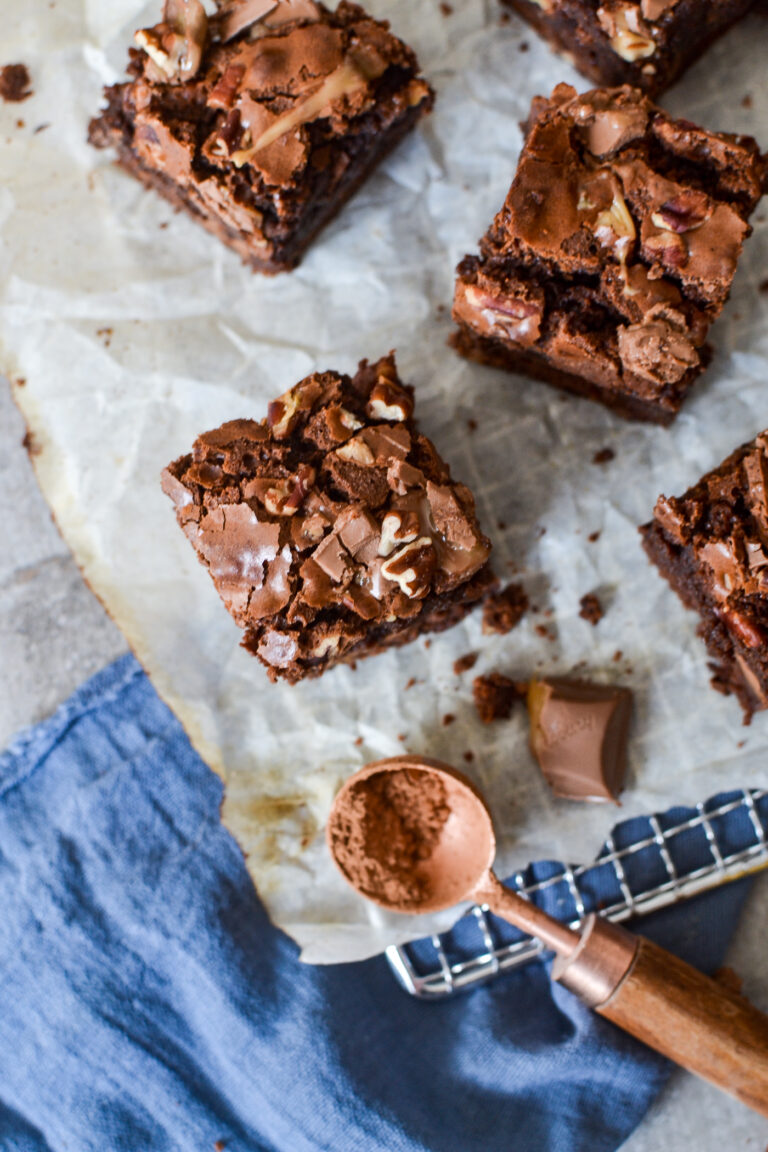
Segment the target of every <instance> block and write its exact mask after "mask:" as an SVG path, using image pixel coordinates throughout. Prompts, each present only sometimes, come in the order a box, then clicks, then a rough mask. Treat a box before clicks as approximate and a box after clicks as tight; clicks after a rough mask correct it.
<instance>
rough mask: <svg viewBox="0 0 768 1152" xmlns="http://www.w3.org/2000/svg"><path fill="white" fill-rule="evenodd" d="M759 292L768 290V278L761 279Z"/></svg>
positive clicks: (758, 287)
mask: <svg viewBox="0 0 768 1152" xmlns="http://www.w3.org/2000/svg"><path fill="white" fill-rule="evenodd" d="M757 290H758V292H768V279H766V280H761V281H760V283H759V284H758V286H757Z"/></svg>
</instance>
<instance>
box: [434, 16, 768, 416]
mask: <svg viewBox="0 0 768 1152" xmlns="http://www.w3.org/2000/svg"><path fill="white" fill-rule="evenodd" d="M683 2H684V0H681V6H682V4H683ZM766 173H768V158H766V157H765V156H763V155H762V154H761V152H760V150H759V148H758V146H757V144H756V142H755V141H754V140H752V139H751V138H750V137H746V136H732V135H727V134H724V133H719V134H718V133H713V132H707V131H706V130H704V129H701V128H698V127H696V125H694V124H691V123H690V122H689V121H682V120H673V119H672V118H671V117H669V116H668V115H667V114H666V113H665V112H664V111H662V110H661V109H660V108H658V107H656V105H654V104H652V103H651V101H650V100H649V99H648V97H647V96H646V95H645V94H644V93H643V92H641V91H640V90H639V89H637V88H630V87H627V86H625V87H622V88H597V89H594V90H593V91H592V92H587V93H584V94H582V95H578V94H577V93H576V91H575V89H573V88H571V87H569V86H568V85H567V84H559V85H558V86H557V88H556V89H555V90H554V92H553V93H552V95H551V97H550V98H549V99H548V100H546V99H544V98H543V97H536V98H535V100H534V101H533V104H532V106H531V114H530V118H529V121H528V124H527V125H526V139H525V143H524V146H523V151H522V153H521V156H520V160H519V164H518V169H517V173H516V175H515V178H514V180H513V182H512V186H511V188H510V190H509V193H508V195H507V199H506V201H505V203H504V205H503V207H502V209H501V211H500V212H499V213H498V215H497V216H496V219H495V220H494V222H493V224H492V225H491V227H490V228H489V230H488V232H487V233H486V235H485V236H484V237H483V239H482V240H481V241H480V252H479V255H477V256H466V257H465V258H464V260H463V261H462V262H461V263H460V264H459V267H458V278H457V281H456V289H455V295H454V303H453V317H454V319H455V320H456V322H457V324H458V331H457V332H456V333H455V335H454V337H453V343H454V346H455V347H456V349H457V350H458V351H459V352H460V353H461V354H462V355H464V356H467V357H468V358H469V359H472V360H479V361H480V362H481V363H486V364H491V365H494V366H496V367H501V368H507V369H509V370H510V371H511V372H514V373H516V374H521V375H525V376H532V377H535V378H537V379H540V380H544V381H545V382H546V383H548V384H553V385H555V386H556V387H558V388H564V389H567V390H568V391H571V392H576V393H578V394H579V395H582V396H586V397H589V398H590V399H592V400H598V401H600V402H601V403H603V404H605V405H607V406H608V407H610V408H612V409H614V410H615V411H616V412H617V413H619V415H622V416H625V417H629V418H633V419H638V420H649V421H654V422H656V423H660V424H669V423H670V422H671V421H672V420H673V419H674V417H675V416H676V415H677V413H678V411H679V410H680V407H681V405H682V403H683V401H684V400H685V397H686V395H687V394H688V392H689V390H690V388H691V387H692V385H693V384H694V382H695V381H696V379H697V378H698V377H699V375H700V374H701V372H702V371H703V370H704V368H705V367H706V365H707V363H708V361H709V357H710V351H709V347H708V345H707V342H706V340H707V333H708V330H709V326H710V325H711V324H712V322H713V321H714V320H715V319H716V318H717V317H718V316H719V314H720V312H721V311H722V308H723V305H724V304H725V301H726V300H727V298H728V294H729V292H730V290H731V284H732V282H733V278H734V275H735V274H736V267H737V264H738V260H739V256H740V254H741V250H742V245H743V243H744V240H745V239H746V237H747V236H748V235H749V233H750V231H751V228H750V225H749V222H748V221H749V217H750V214H751V213H752V211H753V210H754V208H755V206H756V205H757V203H758V201H759V199H760V197H761V195H762V192H763V188H764V185H765V181H766Z"/></svg>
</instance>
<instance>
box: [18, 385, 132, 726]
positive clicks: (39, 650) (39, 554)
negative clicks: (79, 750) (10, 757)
mask: <svg viewBox="0 0 768 1152" xmlns="http://www.w3.org/2000/svg"><path fill="white" fill-rule="evenodd" d="M24 431H25V430H24V423H23V421H22V419H21V417H20V416H19V413H18V411H17V409H16V406H15V405H14V403H13V400H12V399H11V394H10V388H9V385H8V383H7V381H6V380H4V379H2V378H1V377H0V503H1V504H2V507H3V508H5V509H6V516H5V521H6V523H5V529H4V532H3V537H4V539H3V546H2V548H0V675H2V691H0V747H5V745H6V744H7V743H8V742H9V741H10V739H11V737H12V736H13V735H14V734H15V733H16V732H18V731H19V730H20V729H22V728H25V727H26V726H27V725H28V724H34V723H36V722H37V721H38V720H42V719H43V718H44V717H45V716H48V715H49V714H50V713H51V712H52V711H53V710H54V709H55V708H56V706H57V705H58V704H60V703H61V702H62V701H63V700H65V699H66V698H67V696H69V694H70V693H71V692H73V691H74V689H75V688H77V686H78V685H79V684H81V683H82V682H83V680H85V679H87V678H88V677H89V676H91V675H92V674H93V673H94V672H97V671H98V670H99V668H102V667H103V666H104V665H105V664H107V663H108V662H109V661H110V660H113V659H114V658H115V657H116V656H119V655H120V654H121V653H122V652H124V651H125V650H126V643H125V640H124V639H123V637H122V636H121V634H120V632H118V630H117V628H115V626H114V624H112V622H111V621H110V619H109V618H108V616H107V615H106V613H105V612H104V610H103V609H102V607H101V606H100V604H99V603H98V601H97V600H96V598H95V597H94V596H93V595H92V594H91V593H90V592H89V591H88V589H87V587H86V586H85V584H84V583H83V581H82V579H81V577H80V573H79V572H78V569H77V565H76V564H75V562H74V560H73V559H72V556H71V554H70V552H69V549H68V548H67V546H66V544H65V543H64V541H63V540H62V538H61V536H60V535H59V533H58V530H57V529H56V527H55V525H54V523H53V521H52V519H51V516H50V513H49V511H48V506H47V505H46V503H45V501H44V500H43V498H42V496H41V495H40V491H39V489H38V487H37V483H36V481H35V477H34V473H33V471H32V467H31V465H30V462H29V458H28V456H27V453H26V451H25V450H24V448H23V446H22V441H23V438H24Z"/></svg>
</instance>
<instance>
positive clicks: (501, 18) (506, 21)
mask: <svg viewBox="0 0 768 1152" xmlns="http://www.w3.org/2000/svg"><path fill="white" fill-rule="evenodd" d="M510 19H511V17H510V15H509V12H502V14H501V15H500V16H499V24H509V21H510Z"/></svg>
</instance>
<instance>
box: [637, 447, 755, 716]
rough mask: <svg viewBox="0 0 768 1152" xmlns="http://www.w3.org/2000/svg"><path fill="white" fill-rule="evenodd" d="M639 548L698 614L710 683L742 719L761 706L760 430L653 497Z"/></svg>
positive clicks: (684, 602)
mask: <svg viewBox="0 0 768 1152" xmlns="http://www.w3.org/2000/svg"><path fill="white" fill-rule="evenodd" d="M640 532H641V534H642V537H643V545H644V547H645V550H646V553H647V554H648V556H649V558H650V559H651V560H652V562H653V563H654V564H655V565H656V567H657V568H658V569H659V571H660V572H661V574H662V575H663V576H664V577H665V578H666V580H667V581H668V582H669V584H670V585H671V587H672V588H673V589H674V591H675V592H676V593H677V595H678V596H679V597H680V599H681V601H682V602H683V604H684V605H685V607H686V608H689V609H691V610H693V611H694V612H697V613H698V614H699V616H700V624H699V628H698V632H699V635H700V636H701V638H702V639H703V640H704V642H705V644H706V646H707V651H708V653H709V656H710V658H711V662H710V668H711V671H712V685H713V687H715V688H716V689H717V690H718V691H720V692H724V693H725V694H726V695H729V694H733V695H735V696H736V697H737V698H738V700H739V702H740V704H741V706H742V708H743V710H744V714H745V720H746V721H748V720H749V718H750V717H751V715H752V713H753V712H757V711H760V710H762V709H765V708H768V432H762V433H761V434H760V435H759V436H757V437H756V438H755V439H754V440H753V441H751V442H750V443H748V444H743V445H742V446H741V447H740V448H738V449H737V450H736V451H735V452H734V453H732V454H731V455H730V456H729V457H728V459H727V460H725V461H724V462H723V463H722V464H721V465H720V467H719V468H715V469H714V470H713V471H712V472H709V473H708V474H707V475H706V476H704V477H703V478H702V479H701V480H700V481H699V482H698V483H697V484H694V485H693V487H691V488H689V489H688V491H687V492H686V493H685V494H684V495H683V496H680V497H666V496H660V497H659V499H658V500H657V502H656V507H655V508H654V513H653V519H652V520H651V521H650V522H649V523H647V524H644V525H643V526H642V528H641V529H640Z"/></svg>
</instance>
